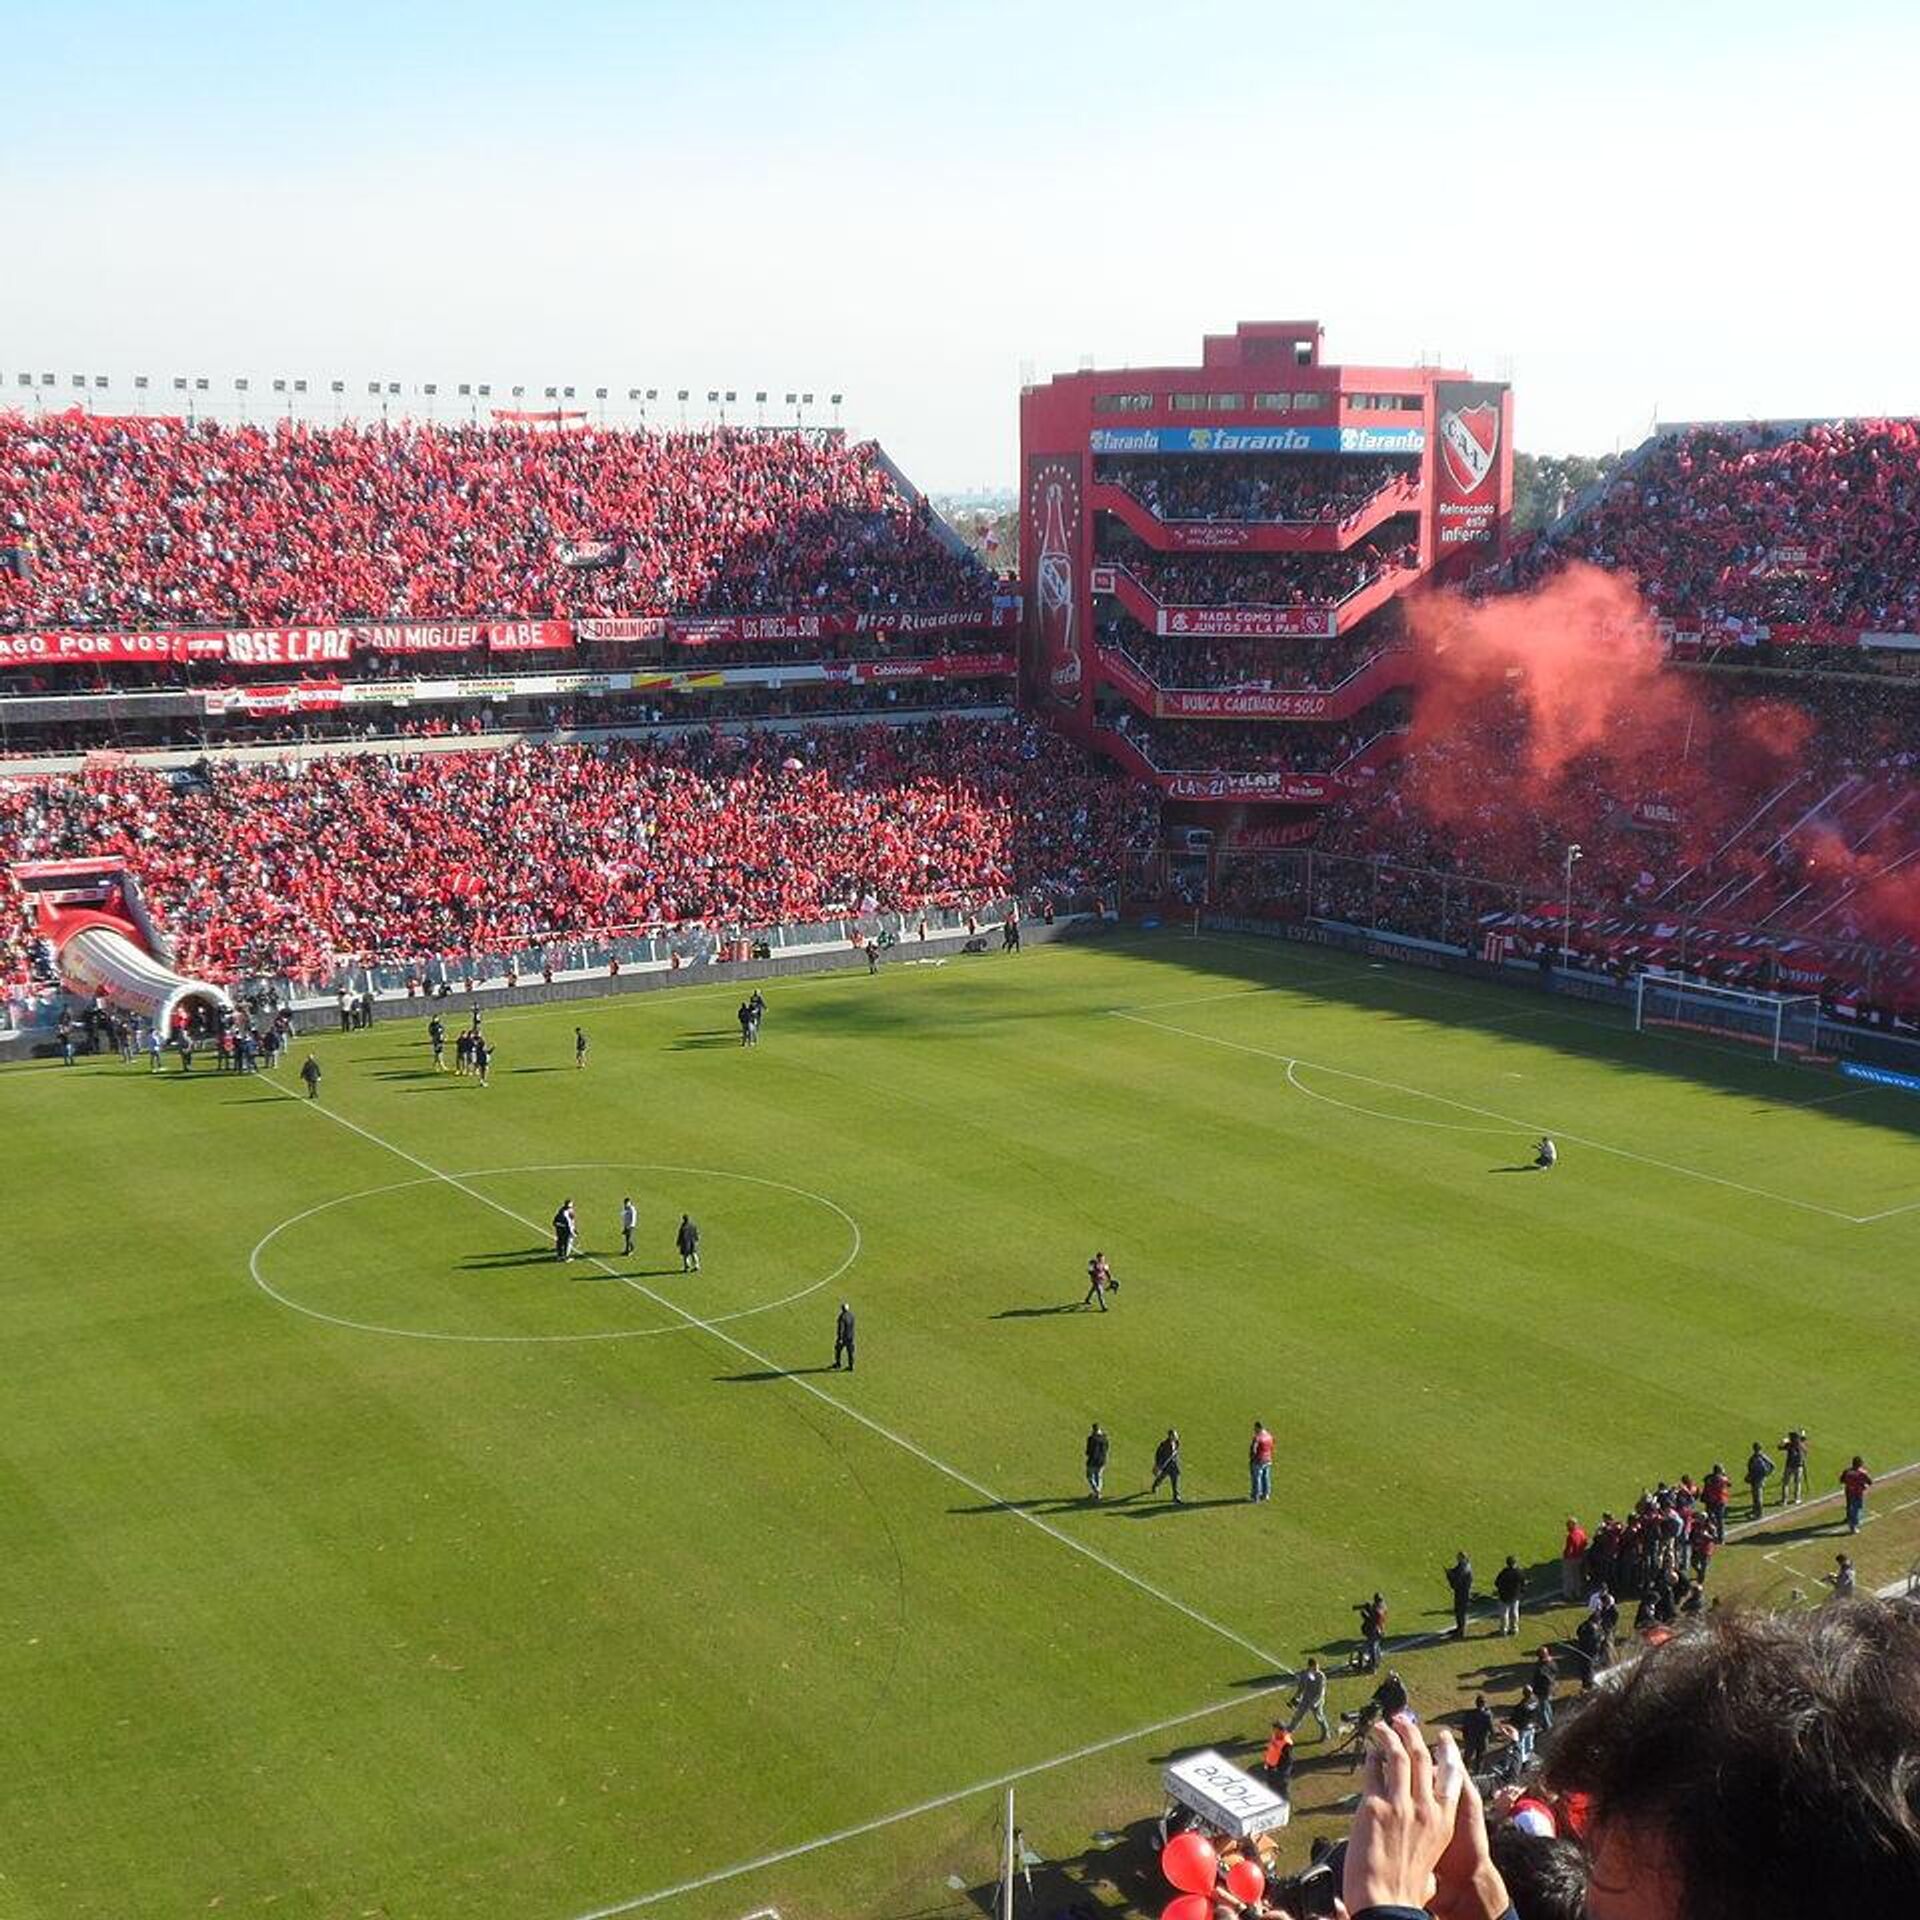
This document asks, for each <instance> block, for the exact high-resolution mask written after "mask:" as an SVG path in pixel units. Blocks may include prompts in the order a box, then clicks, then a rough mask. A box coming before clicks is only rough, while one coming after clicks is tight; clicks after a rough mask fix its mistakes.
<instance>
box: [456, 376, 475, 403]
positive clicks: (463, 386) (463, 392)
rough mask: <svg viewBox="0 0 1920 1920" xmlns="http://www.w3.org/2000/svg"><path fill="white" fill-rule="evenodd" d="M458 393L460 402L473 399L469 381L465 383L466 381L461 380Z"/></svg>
mask: <svg viewBox="0 0 1920 1920" xmlns="http://www.w3.org/2000/svg"><path fill="white" fill-rule="evenodd" d="M459 391H460V398H461V399H462V400H468V399H471V398H472V397H473V386H472V383H471V382H470V381H466V380H462V381H461V382H460V389H459Z"/></svg>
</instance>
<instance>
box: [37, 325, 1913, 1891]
mask: <svg viewBox="0 0 1920 1920" xmlns="http://www.w3.org/2000/svg"><path fill="white" fill-rule="evenodd" d="M1029 291H1032V290H1031V289H1030V290H1029ZM1320 292H1321V293H1322V294H1323V295H1324V297H1325V298H1326V299H1327V302H1328V308H1329V313H1330V320H1329V325H1327V326H1323V325H1322V323H1321V322H1320V321H1318V320H1278V321H1276V320H1258V319H1256V320H1244V319H1240V318H1238V317H1236V316H1235V315H1234V314H1233V313H1231V312H1225V313H1223V312H1219V311H1217V310H1212V309H1211V308H1210V306H1209V304H1208V302H1207V301H1205V300H1203V299H1201V298H1198V297H1195V298H1192V299H1190V300H1188V301H1187V302H1186V309H1187V311H1188V312H1189V320H1188V323H1187V341H1188V344H1187V348H1186V350H1185V351H1183V352H1181V353H1180V354H1178V355H1177V356H1173V357H1170V358H1164V359H1163V360H1162V361H1161V363H1158V364H1131V363H1129V361H1128V360H1126V359H1123V358H1120V357H1115V358H1113V359H1110V360H1109V359H1102V358H1099V357H1097V356H1087V357H1082V359H1081V361H1080V364H1079V365H1078V366H1074V367H1068V368H1058V367H1048V366H1041V367H1036V368H1033V369H1030V370H1028V371H1027V372H1025V373H1024V374H1023V376H1022V377H1021V378H1020V379H1019V380H1017V381H1010V382H1008V383H1007V384H1006V385H1005V387H1004V389H1003V390H1001V391H999V392H997V393H989V394H987V395H985V396H984V397H983V399H982V401H981V404H982V405H985V406H988V407H994V406H997V407H999V408H1000V409H1002V411H1003V413H1004V415H1005V419H1006V422H1007V425H1008V428H1009V433H1010V441H1009V444H1012V439H1011V436H1012V434H1013V433H1014V431H1016V423H1017V467H1015V468H1010V469H1009V471H1008V472H1007V473H1006V474H1005V475H1004V476H1003V477H1004V479H1005V481H1006V483H1007V485H1006V501H1005V512H1006V514H1007V515H1008V526H1009V529H1010V530H1009V533H1008V535H1007V537H1006V538H1005V539H1004V540H1003V539H1002V538H1001V537H1000V536H999V534H998V533H997V532H996V531H995V530H994V527H993V524H992V523H993V517H994V515H993V512H989V511H988V510H986V509H984V508H983V509H978V510H976V509H975V508H973V507H970V506H968V505H965V504H955V503H954V502H952V501H950V500H947V499H945V498H943V497H942V496H941V495H940V490H939V489H938V488H930V487H929V485H928V484H924V483H923V480H922V478H921V477H920V476H918V475H916V473H915V471H914V470H913V462H912V460H911V459H909V458H908V457H907V456H906V455H904V454H903V453H901V452H900V451H899V450H898V449H897V448H896V447H894V446H893V445H892V444H890V441H889V437H888V430H887V420H888V414H887V407H886V405H885V404H884V403H882V404H876V405H873V406H871V407H869V406H867V405H865V404H864V403H863V402H862V400H861V398H860V396H859V394H858V393H857V391H854V390H853V389H854V387H855V384H856V383H854V382H852V381H849V383H848V384H849V391H848V392H847V393H844V394H843V393H841V392H837V391H830V390H829V388H828V386H827V385H826V384H825V382H824V380H823V382H822V384H821V385H820V386H818V387H817V388H816V389H815V390H813V391H809V390H807V389H806V388H805V387H804V386H803V385H796V386H795V387H794V389H793V390H791V391H789V390H787V389H786V388H784V387H780V388H777V389H776V388H762V387H755V386H746V387H734V388H728V387H726V386H724V385H716V386H714V387H712V388H711V389H703V388H701V387H699V386H698V385H694V384H689V385H687V386H681V385H679V384H678V382H677V380H673V379H669V383H668V384H667V385H665V386H660V385H655V386H651V387H650V386H648V385H646V384H645V383H644V380H642V382H641V384H638V385H633V386H630V387H629V386H619V387H616V386H613V385H611V384H608V385H602V386H593V385H591V384H579V383H576V384H575V385H572V386H568V385H565V384H564V383H562V382H560V381H556V382H555V383H554V384H553V385H551V386H548V385H545V384H544V383H530V384H518V385H516V384H512V383H507V382H503V383H500V384H498V385H496V384H493V383H483V382H481V381H479V380H478V379H474V380H469V381H466V382H459V381H451V380H450V381H447V382H444V383H443V382H439V381H437V380H436V381H427V380H424V379H422V380H418V381H404V382H403V381H388V380H385V379H381V380H377V381H350V380H348V379H346V378H345V377H344V376H343V377H341V378H337V379H336V378H333V377H331V376H320V375H309V376H307V377H298V376H295V375H293V374H291V373H289V374H287V375H286V376H285V377H278V376H266V377H261V376H253V377H236V376H229V377H226V378H221V377H216V376H215V375H213V374H207V375H200V374H192V373H189V374H175V373H173V372H172V371H171V370H170V369H168V368H166V367H164V366H163V365H162V364H161V363H160V362H159V361H153V362H139V361H138V340H139V326H138V315H137V314H130V315H125V316H123V332H124V333H125V336H126V338H127V340H128V346H129V351H128V353H127V354H126V355H123V356H122V358H123V360H124V362H125V365H124V368H122V367H120V366H119V365H118V364H117V363H116V366H115V369H114V370H113V371H111V372H108V371H103V372H102V373H100V374H99V375H94V374H92V373H90V372H89V373H87V374H70V373H68V372H67V371H64V370H62V371H58V372H56V371H49V370H47V369H48V368H49V367H52V366H53V365H55V364H56V363H54V362H53V361H51V360H49V361H47V362H46V363H45V364H44V365H43V363H42V362H41V361H39V360H32V361H31V362H29V360H27V359H26V358H23V357H21V356H19V355H18V354H16V355H14V356H13V357H9V355H8V352H7V350H6V349H5V348H4V347H0V387H3V389H4V390H3V391H0V903H3V905H4V913H3V915H0V1125H4V1129H5V1137H6V1139H7V1142H8V1150H9V1161H10V1166H9V1178H8V1181H7V1202H6V1208H5V1219H6V1233H5V1252H4V1254H3V1255H0V1311H3V1312H4V1316H5V1323H6V1327H7V1333H8V1338H7V1349H8V1353H9V1357H10V1365H9V1366H8V1368H7V1389H6V1392H5V1393H4V1395H3V1396H0V1488H3V1489H4V1497H0V1550H3V1554H0V1558H3V1564H4V1572H0V1596H4V1598H3V1600H0V1701H3V1702H4V1710H3V1711H0V1727H3V1728H4V1732H0V1756H3V1757H4V1760H5V1767H4V1774H5V1778H6V1780H7V1797H8V1809H9V1817H8V1819H7V1820H6V1822H5V1828H6V1839H7V1844H6V1846H5V1848H4V1850H3V1851H0V1915H6V1916H14V1915H18V1916H21V1920H92V1917H95V1916H102V1917H104V1916H116V1917H119V1916H175V1915H180V1916H185V1915H197V1914H206V1913H221V1914H228V1915H274V1916H280V1917H281V1920H333V1917H334V1916H350V1915H351V1916H372V1915H377V1916H388V1917H389V1920H479V1917H480V1916H512V1917H515V1920H518V1917H520V1916H526V1917H528V1920H613V1917H614V1916H618V1915H626V1914H652V1913H659V1914H661V1915H663V1916H668V1915H670V1916H676V1917H677V1916H687V1920H868V1917H869V1916H876V1917H877V1916H886V1917H888V1920H946V1917H950V1920H962V1917H963V1916H975V1917H976V1920H978V1917H979V1916H993V1917H994V1920H1014V1916H1016V1915H1018V1916H1021V1917H1022V1920H1025V1917H1026V1916H1033V1917H1034V1920H1041V1917H1042V1916H1048V1917H1053V1916H1058V1917H1059V1920H1104V1917H1105V1916H1114V1917H1115V1920H1120V1917H1123V1916H1124V1917H1131V1916H1136V1915H1138V1916H1148V1917H1149V1920H1151V1917H1152V1916H1163V1920H1238V1917H1240V1916H1245V1917H1246V1920H1310V1917H1314V1916H1323V1915H1332V1914H1334V1913H1335V1912H1336V1911H1338V1912H1340V1913H1343V1914H1346V1915H1347V1916H1349V1920H1419V1916H1421V1915H1432V1916H1433V1920H1505V1917H1506V1916H1509V1915H1511V1916H1514V1917H1515V1920H1561V1917H1562V1916H1569V1917H1571V1916H1587V1915H1591V1916H1592V1920H1647V1917H1648V1916H1662V1917H1664V1916H1674V1917H1675V1920H1678V1916H1680V1915H1681V1914H1687V1915H1689V1916H1707V1920H1714V1917H1716V1916H1720V1915H1727V1916H1732V1915H1735V1914H1739V1915H1745V1916H1761V1917H1762V1920H1770V1917H1771V1916H1774V1915H1779V1916H1782V1920H1784V1916H1787V1915H1789V1914H1791V1915H1793V1916H1795V1920H1803V1917H1804V1916H1807V1915H1813V1914H1827V1913H1833V1914H1839V1913H1855V1912H1867V1911H1872V1912H1883V1913H1900V1912H1907V1913H1914V1912H1920V1418H1917V1417H1916V1412H1915V1407H1916V1395H1915V1387H1916V1379H1917V1376H1916V1371H1915V1359H1914V1356H1915V1354H1916V1351H1920V1304H1916V1299H1915V1296H1914V1295H1913V1294H1912V1293H1910V1292H1909V1290H1908V1289H1909V1286H1910V1284H1911V1278H1912V1275H1913V1273H1914V1272H1915V1270H1916V1266H1917V1265H1920V1153H1916V1147H1915V1133H1916V1122H1920V1101H1916V1095H1920V759H1917V757H1916V756H1920V677H1917V676H1916V674H1915V672H1914V666H1915V663H1916V662H1920V419H1916V418H1914V417H1911V416H1909V415H1907V414H1903V413H1900V412H1899V411H1897V410H1890V411H1885V412H1874V411H1851V412H1846V413H1837V414H1832V415H1823V416H1813V415H1809V414H1805V413H1797V414H1793V415H1785V414H1778V413H1775V412H1772V411H1759V410H1756V412H1755V413H1754V415H1753V416H1752V417H1715V418H1712V419H1690V420H1678V421H1668V420H1662V419H1656V420H1654V421H1653V423H1652V424H1651V426H1650V427H1649V428H1648V429H1647V430H1646V431H1645V432H1644V433H1643V434H1642V435H1640V436H1639V437H1638V438H1637V439H1635V440H1632V441H1629V442H1624V443H1623V444H1622V445H1621V446H1620V447H1618V448H1617V449H1616V450H1615V451H1613V452H1611V453H1608V454H1606V455H1604V456H1595V457H1593V458H1590V459H1584V460H1580V459H1574V458H1571V457H1560V456H1550V455H1548V454H1547V453H1545V452H1544V451H1536V450H1535V447H1534V445H1533V444H1531V443H1530V442H1529V438H1528V426H1527V421H1528V408H1529V405H1530V394H1529V391H1528V388H1527V385H1526V382H1525V381H1524V380H1522V379H1519V378H1517V377H1509V375H1508V373H1507V371H1506V370H1504V369H1499V368H1492V369H1490V368H1488V367H1485V366H1479V365H1476V364H1473V363H1471V362H1469V361H1467V360H1465V359H1463V358H1461V357H1457V356H1437V355H1434V354H1432V353H1431V352H1428V351H1426V350H1424V349H1422V348H1420V346H1419V345H1418V341H1417V338H1416V337H1415V336H1414V335H1413V333H1412V331H1411V325H1410V326H1409V331H1408V334H1407V337H1406V339H1405V342H1404V345H1403V347H1402V349H1401V352H1400V355H1399V358H1398V360H1397V362H1395V363H1391V364H1374V363H1373V361H1372V360H1371V358H1369V359H1366V360H1364V361H1362V360H1353V359H1349V358H1343V357H1342V355H1343V353H1344V352H1345V349H1344V348H1343V345H1342V327H1341V317H1340V312H1339V309H1338V300H1339V289H1338V287H1329V288H1325V289H1321V290H1320ZM1271 310H1272V309H1269V311H1271ZM1282 310H1284V309H1282ZM766 324H767V327H768V328H769V329H770V330H777V328H778V324H779V323H778V316H777V315H775V314H769V315H768V316H767V317H766ZM1206 328H1213V329H1216V330H1214V331H1202V330H1203V329H1206ZM638 332H639V334H640V335H641V336H642V339H643V340H644V334H645V326H644V324H643V325H641V326H640V327H639V329H638ZM935 332H936V333H937V323H935ZM425 344H431V343H425ZM921 344H923V345H925V346H927V347H929V348H931V347H932V346H933V345H934V344H935V339H934V337H933V336H932V335H930V336H929V337H928V338H927V339H926V340H924V341H923V342H922V343H921ZM642 358H644V356H642ZM76 363H77V354H76ZM136 363H138V364H145V365H150V366H151V371H149V372H143V373H136V372H134V371H132V369H133V368H134V366H135V365H136ZM102 364H103V367H104V366H105V364H106V363H105V362H104V361H103V362H102ZM1898 398H1899V396H1898V394H1890V395H1889V401H1890V402H1891V401H1894V400H1897V399H1898ZM703 400H704V402H705V403H706V404H705V406H703V405H702V402H703ZM843 414H844V415H845V419H844V421H843ZM995 511H998V509H995Z"/></svg>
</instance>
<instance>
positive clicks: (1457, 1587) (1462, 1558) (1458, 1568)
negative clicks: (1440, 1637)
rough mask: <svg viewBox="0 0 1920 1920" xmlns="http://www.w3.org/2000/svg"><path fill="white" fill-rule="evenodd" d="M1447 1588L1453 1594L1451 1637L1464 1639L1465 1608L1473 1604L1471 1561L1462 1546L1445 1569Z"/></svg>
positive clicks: (1465, 1630) (1465, 1632)
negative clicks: (1451, 1563)
mask: <svg viewBox="0 0 1920 1920" xmlns="http://www.w3.org/2000/svg"><path fill="white" fill-rule="evenodd" d="M1446 1580H1447V1587H1448V1590H1449V1591H1450V1592H1451V1593H1452V1595H1453V1637H1454V1638H1455V1639H1456V1640H1464V1639H1465V1638H1466V1637H1467V1609H1468V1608H1469V1607H1470V1606H1471V1605H1472V1604H1473V1562H1472V1561H1471V1560H1469V1559H1468V1558H1467V1550H1466V1548H1464V1547H1462V1548H1461V1549H1460V1551H1459V1552H1458V1553H1456V1554H1455V1555H1454V1556H1453V1565H1452V1566H1450V1567H1449V1568H1448V1569H1447V1571H1446Z"/></svg>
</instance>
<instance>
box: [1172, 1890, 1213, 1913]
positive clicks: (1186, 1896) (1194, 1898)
mask: <svg viewBox="0 0 1920 1920" xmlns="http://www.w3.org/2000/svg"><path fill="white" fill-rule="evenodd" d="M1160 1920H1213V1902H1212V1901H1211V1900H1209V1899H1208V1898H1207V1896H1206V1895H1205V1894H1204V1893H1183V1894H1182V1895H1181V1896H1180V1897H1179V1899H1177V1900H1169V1901H1168V1902H1167V1904H1166V1905H1165V1906H1164V1907H1162V1908H1161V1909H1160Z"/></svg>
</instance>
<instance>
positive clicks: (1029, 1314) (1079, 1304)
mask: <svg viewBox="0 0 1920 1920" xmlns="http://www.w3.org/2000/svg"><path fill="white" fill-rule="evenodd" d="M1083 1308H1084V1310H1085V1311H1086V1312H1088V1313H1093V1312H1095V1311H1096V1309H1095V1308H1093V1307H1088V1306H1086V1305H1085V1303H1084V1302H1083V1301H1079V1300H1063V1301H1061V1303H1060V1304H1059V1305H1058V1306H1057V1307H1002V1308H1001V1309H1000V1311H999V1312H998V1313H993V1314H989V1315H988V1316H987V1318H988V1319H990V1320H1045V1319H1047V1318H1048V1317H1049V1316H1051V1315H1053V1314H1056V1313H1079V1312H1081V1311H1082V1309H1083Z"/></svg>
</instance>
